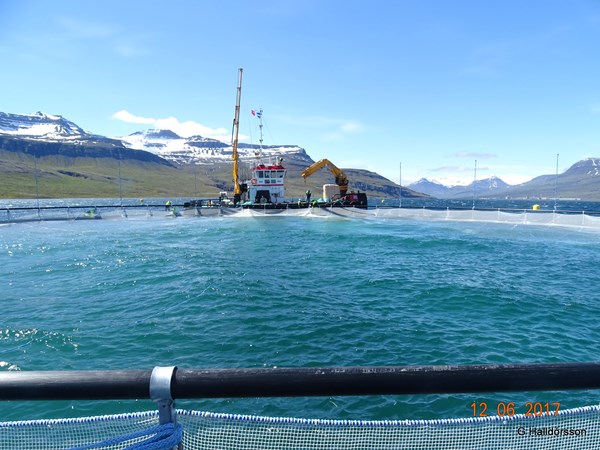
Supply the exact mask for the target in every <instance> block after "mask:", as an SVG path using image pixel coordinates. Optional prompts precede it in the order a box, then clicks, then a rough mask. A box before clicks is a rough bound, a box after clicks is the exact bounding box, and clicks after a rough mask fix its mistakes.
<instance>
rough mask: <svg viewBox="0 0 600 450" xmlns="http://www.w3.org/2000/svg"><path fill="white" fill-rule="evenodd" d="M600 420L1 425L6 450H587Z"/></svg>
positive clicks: (192, 419) (242, 419)
mask: <svg viewBox="0 0 600 450" xmlns="http://www.w3.org/2000/svg"><path fill="white" fill-rule="evenodd" d="M599 419H600V406H586V407H581V408H575V409H568V410H562V411H559V412H558V413H557V414H556V415H554V413H550V414H548V415H541V416H526V415H524V414H518V415H513V416H510V417H507V416H505V417H500V416H490V417H475V418H465V419H438V420H389V421H388V420H381V421H361V420H323V419H295V418H271V417H258V416H244V415H234V414H222V413H210V412H199V411H188V410H177V426H173V424H165V425H158V420H159V419H158V413H157V412H154V411H153V412H145V413H134V414H121V415H111V416H99V417H85V418H79V419H55V420H34V421H19V422H0V449H2V450H3V449H11V450H12V449H31V450H50V449H115V450H116V449H162V448H165V449H166V448H174V447H176V445H177V444H176V442H180V443H181V445H182V448H184V449H248V450H255V449H367V448H377V449H406V450H408V449H411V450H415V449H434V450H435V449H440V450H442V449H444V450H447V449H464V450H467V449H468V450H475V449H477V450H482V449H486V450H489V449H503V450H519V449H528V450H531V449H538V450H580V449H598V448H600V420H599ZM181 431H182V432H183V434H181ZM178 432H179V434H178ZM161 433H162V435H161ZM159 435H160V436H159ZM167 435H168V436H167Z"/></svg>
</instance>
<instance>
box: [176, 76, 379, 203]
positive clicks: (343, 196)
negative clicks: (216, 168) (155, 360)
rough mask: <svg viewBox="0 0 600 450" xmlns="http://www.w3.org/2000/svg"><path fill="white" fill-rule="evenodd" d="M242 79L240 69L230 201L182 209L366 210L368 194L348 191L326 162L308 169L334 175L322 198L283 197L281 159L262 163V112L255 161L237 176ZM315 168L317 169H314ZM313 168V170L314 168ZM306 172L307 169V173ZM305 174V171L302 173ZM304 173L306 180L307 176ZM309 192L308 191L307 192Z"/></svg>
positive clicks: (258, 114)
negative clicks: (246, 174) (326, 171)
mask: <svg viewBox="0 0 600 450" xmlns="http://www.w3.org/2000/svg"><path fill="white" fill-rule="evenodd" d="M242 77H243V69H241V68H240V69H239V78H238V84H237V98H236V103H235V114H234V119H233V132H232V159H233V199H229V198H228V197H227V196H226V195H224V194H225V193H223V192H221V193H220V196H219V199H218V200H217V201H214V202H213V201H210V204H207V201H205V200H202V201H201V200H198V201H191V202H188V203H186V204H185V205H184V206H185V207H186V208H187V209H188V211H189V210H194V211H195V214H196V215H212V214H214V210H215V207H216V208H218V210H219V212H220V213H222V212H224V211H227V212H229V211H231V210H232V208H237V209H240V208H241V209H255V210H287V209H303V208H330V207H356V208H363V209H366V208H367V206H368V205H367V195H366V194H365V193H364V192H354V191H351V192H349V193H348V192H347V184H348V180H347V177H346V176H345V174H344V173H343V171H341V170H340V169H338V168H337V167H335V166H334V165H333V164H331V163H330V162H329V161H328V160H322V161H325V162H326V163H327V164H324V163H323V162H322V161H320V162H319V163H315V164H313V165H312V166H311V167H309V169H310V170H311V172H310V173H314V171H316V170H319V169H320V168H322V167H327V168H328V169H329V170H330V171H331V172H332V173H333V174H334V176H335V178H336V184H335V185H333V184H326V185H324V186H323V196H322V197H321V198H317V199H312V200H311V197H310V195H307V196H306V198H304V199H298V200H296V201H290V200H288V199H286V197H285V177H286V175H287V169H286V168H285V166H284V165H283V158H282V157H276V158H273V157H272V158H271V161H265V159H264V154H263V122H262V120H263V110H262V109H260V110H258V111H253V112H252V113H253V115H254V116H255V117H257V118H258V119H259V121H260V122H259V128H260V147H259V149H258V150H257V151H256V152H255V158H254V161H253V163H252V165H251V167H250V170H249V171H248V172H249V174H250V175H249V177H246V178H243V179H242V178H241V176H240V158H239V153H238V136H239V126H240V104H241V96H242ZM273 159H274V160H273ZM316 165H318V167H316ZM313 166H315V167H313ZM309 169H307V170H309ZM305 172H306V171H305ZM305 172H303V177H304V178H305V179H306V177H307V176H308V175H305ZM308 192H310V191H308Z"/></svg>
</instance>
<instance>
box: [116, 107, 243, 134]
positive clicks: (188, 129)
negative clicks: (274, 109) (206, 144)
mask: <svg viewBox="0 0 600 450" xmlns="http://www.w3.org/2000/svg"><path fill="white" fill-rule="evenodd" d="M112 118H113V119H117V120H120V121H122V122H127V123H138V124H143V125H152V126H153V127H154V128H159V129H162V130H171V131H173V132H174V133H176V134H178V135H179V136H181V137H190V136H198V135H200V136H202V137H207V138H212V139H218V140H221V141H228V140H230V139H231V135H230V133H229V132H228V130H227V129H225V128H210V127H207V126H205V125H202V124H200V123H198V122H193V121H191V120H187V121H185V122H180V121H179V120H178V119H177V118H176V117H166V118H164V119H154V118H152V117H142V116H135V115H133V114H131V113H130V112H129V111H126V110H124V109H122V110H121V111H118V112H116V113H114V114H113V115H112ZM245 138H246V137H245V136H240V140H244V139H245Z"/></svg>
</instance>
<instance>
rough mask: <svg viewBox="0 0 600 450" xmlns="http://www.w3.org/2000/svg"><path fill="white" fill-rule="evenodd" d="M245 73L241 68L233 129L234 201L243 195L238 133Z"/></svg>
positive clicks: (237, 200)
mask: <svg viewBox="0 0 600 450" xmlns="http://www.w3.org/2000/svg"><path fill="white" fill-rule="evenodd" d="M243 73H244V69H240V75H239V80H238V86H237V98H236V102H235V115H234V118H233V131H232V140H233V145H232V146H233V154H232V158H233V197H234V201H235V202H236V203H237V202H239V201H240V198H241V195H242V188H241V186H240V181H239V174H238V165H239V158H238V151H237V149H238V134H239V130H240V100H241V98H242V74H243Z"/></svg>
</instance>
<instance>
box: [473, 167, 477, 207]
mask: <svg viewBox="0 0 600 450" xmlns="http://www.w3.org/2000/svg"><path fill="white" fill-rule="evenodd" d="M476 185H477V160H475V173H474V174H473V209H475V189H476Z"/></svg>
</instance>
